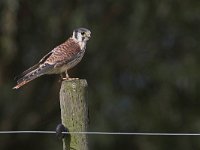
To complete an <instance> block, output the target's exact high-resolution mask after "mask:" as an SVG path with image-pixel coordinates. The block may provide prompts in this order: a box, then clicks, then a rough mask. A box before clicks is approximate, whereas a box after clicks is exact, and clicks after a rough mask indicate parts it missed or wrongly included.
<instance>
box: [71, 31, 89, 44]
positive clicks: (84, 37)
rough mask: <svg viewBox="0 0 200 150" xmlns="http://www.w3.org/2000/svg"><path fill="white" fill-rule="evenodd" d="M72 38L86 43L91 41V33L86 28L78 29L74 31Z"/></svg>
mask: <svg viewBox="0 0 200 150" xmlns="http://www.w3.org/2000/svg"><path fill="white" fill-rule="evenodd" d="M72 37H73V38H75V39H76V40H78V41H79V42H86V41H88V40H89V39H90V37H91V32H90V30H88V29H86V28H77V29H75V30H74V31H73V36H72Z"/></svg>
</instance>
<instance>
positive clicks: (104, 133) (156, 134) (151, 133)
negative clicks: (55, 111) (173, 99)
mask: <svg viewBox="0 0 200 150" xmlns="http://www.w3.org/2000/svg"><path fill="white" fill-rule="evenodd" d="M62 133H63V134H87V135H135V136H200V133H164V132H163V133H159V132H155V133H154V132H62ZM0 134H56V131H0Z"/></svg>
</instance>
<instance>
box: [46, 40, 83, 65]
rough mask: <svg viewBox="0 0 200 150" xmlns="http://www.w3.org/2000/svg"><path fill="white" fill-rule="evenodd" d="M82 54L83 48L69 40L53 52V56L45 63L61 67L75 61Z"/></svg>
mask: <svg viewBox="0 0 200 150" xmlns="http://www.w3.org/2000/svg"><path fill="white" fill-rule="evenodd" d="M80 52H81V48H80V46H79V44H78V43H77V42H75V41H74V40H73V39H72V38H69V39H68V40H67V41H66V42H64V43H63V44H61V45H59V46H57V47H56V48H54V49H53V50H52V54H51V55H50V56H49V57H48V58H47V59H46V60H45V61H44V63H47V64H50V65H54V67H59V66H61V65H63V64H66V63H68V62H70V61H72V60H74V59H75V58H76V57H77V56H78V54H79V53H80Z"/></svg>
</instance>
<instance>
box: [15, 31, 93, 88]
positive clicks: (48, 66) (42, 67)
mask: <svg viewBox="0 0 200 150" xmlns="http://www.w3.org/2000/svg"><path fill="white" fill-rule="evenodd" d="M90 36H91V32H90V30H88V29H86V28H78V29H75V30H74V31H73V35H72V37H70V38H69V39H68V40H66V41H65V42H64V43H62V44H61V45H59V46H57V47H55V48H54V49H53V50H52V51H50V52H49V53H48V54H46V55H45V56H44V57H43V58H42V59H41V60H40V61H39V62H38V63H37V64H36V65H34V66H33V67H31V68H29V69H28V70H26V71H24V72H23V73H22V74H21V75H20V76H19V77H18V80H17V85H16V86H15V87H13V89H18V88H20V87H21V86H23V85H25V84H26V83H28V82H30V81H32V80H34V79H35V78H38V77H40V76H42V75H45V74H61V75H62V74H63V73H65V75H66V78H64V79H67V78H69V76H68V74H67V71H68V70H69V69H70V68H72V67H74V66H75V65H77V64H78V63H79V62H80V61H81V59H82V57H83V55H84V53H85V49H86V43H87V41H88V40H89V38H90Z"/></svg>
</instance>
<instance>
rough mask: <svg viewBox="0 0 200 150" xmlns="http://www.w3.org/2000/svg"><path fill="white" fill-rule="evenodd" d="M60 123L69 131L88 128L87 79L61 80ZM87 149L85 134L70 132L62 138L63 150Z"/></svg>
mask: <svg viewBox="0 0 200 150" xmlns="http://www.w3.org/2000/svg"><path fill="white" fill-rule="evenodd" d="M60 108H61V119H62V124H63V125H64V126H65V127H66V128H67V129H68V130H69V132H86V131H87V128H88V105H87V81H86V80H84V79H72V80H65V81H63V82H62V85H61V89H60ZM70 149H75V150H88V139H87V135H85V134H71V135H69V136H67V137H66V138H64V139H63V150H70Z"/></svg>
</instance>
